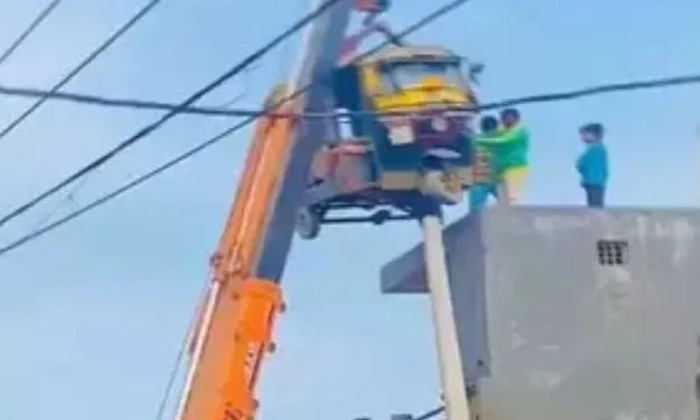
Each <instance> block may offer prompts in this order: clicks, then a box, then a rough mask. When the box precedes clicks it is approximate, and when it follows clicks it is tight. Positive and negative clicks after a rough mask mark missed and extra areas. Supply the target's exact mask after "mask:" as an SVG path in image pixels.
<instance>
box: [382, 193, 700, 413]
mask: <svg viewBox="0 0 700 420" xmlns="http://www.w3.org/2000/svg"><path fill="white" fill-rule="evenodd" d="M601 240H615V241H624V242H625V243H626V244H627V250H626V252H625V251H624V250H623V254H624V255H622V257H623V260H622V261H603V263H601V261H600V260H599V255H598V243H599V241H601ZM446 241H447V245H448V248H449V250H448V264H449V268H450V275H451V288H452V293H453V301H454V306H455V316H456V319H457V324H458V330H459V331H458V334H459V340H460V346H461V349H462V354H463V358H464V361H465V371H466V372H465V373H466V375H467V377H468V378H470V380H472V381H476V382H479V387H480V391H481V398H482V407H483V418H485V419H498V420H509V419H516V418H517V419H538V420H542V419H546V420H548V419H552V420H553V419H561V418H566V419H567V420H571V419H573V420H578V419H580V420H593V419H594V420H603V419H620V420H622V419H633V418H634V419H641V418H644V419H650V420H651V419H659V420H661V419H668V420H676V419H678V420H681V419H682V420H690V419H696V420H697V419H698V409H697V404H696V400H695V375H696V371H697V364H698V358H699V357H700V353H699V350H698V330H699V329H700V304H699V303H698V301H700V258H699V257H700V213H698V212H696V211H680V210H642V209H628V210H606V211H592V210H588V209H573V208H572V209H565V208H536V207H533V208H513V209H492V210H488V211H486V212H484V213H482V214H481V215H477V216H468V217H467V218H465V219H463V220H461V221H459V222H458V223H456V224H455V225H454V226H452V227H451V228H450V229H449V231H448V233H447V234H446ZM413 252H415V253H417V254H418V256H416V255H415V254H414V255H413V257H411V256H406V257H404V258H405V259H404V261H403V262H404V264H406V265H405V266H404V267H399V266H398V263H395V262H394V263H390V265H389V266H388V267H387V268H386V270H384V271H383V274H384V275H385V277H384V278H383V279H382V280H383V286H384V289H385V290H387V291H391V292H402V291H403V292H406V291H408V292H419V291H420V290H421V288H423V290H424V289H425V286H424V280H422V281H421V275H422V264H421V263H420V258H419V255H420V254H419V253H420V249H416V250H414V251H413ZM411 258H413V260H411ZM611 262H612V263H613V264H612V265H610V264H608V263H611ZM618 263H619V264H618ZM392 265H393V267H392ZM399 269H402V270H403V274H402V275H404V277H403V278H399V277H396V276H397V273H399V271H400V270H399ZM387 273H389V274H392V275H394V276H395V277H394V278H390V276H388V275H387ZM389 282H393V283H389Z"/></svg>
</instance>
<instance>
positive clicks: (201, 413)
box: [179, 110, 294, 420]
mask: <svg viewBox="0 0 700 420" xmlns="http://www.w3.org/2000/svg"><path fill="white" fill-rule="evenodd" d="M282 111H283V112H285V110H282ZM293 124H294V122H293V121H292V120H291V119H287V118H274V117H263V118H261V119H259V120H258V122H257V126H256V128H255V135H254V139H253V142H252V144H251V147H250V150H249V153H248V156H247V158H246V163H245V171H244V173H243V177H242V179H241V182H240V185H239V188H238V191H237V193H236V198H235V202H234V205H233V207H232V209H231V211H230V213H229V216H228V220H227V222H226V225H225V228H224V232H223V235H222V236H221V240H220V242H219V246H218V250H217V252H216V253H215V254H214V256H213V257H212V261H211V264H212V285H211V288H210V290H209V292H208V295H207V296H206V298H205V304H204V305H203V306H202V308H200V313H199V322H198V324H197V328H196V329H195V331H194V334H193V339H192V340H191V346H190V353H191V356H192V358H193V362H192V368H191V371H190V373H189V375H188V378H187V383H186V390H185V391H186V398H185V399H183V401H182V402H181V408H180V413H179V414H180V415H179V418H182V419H187V420H189V419H198V420H199V419H201V420H215V419H216V420H221V419H249V418H251V417H253V415H254V412H255V408H256V406H257V402H256V401H255V399H254V397H253V389H254V387H255V383H256V381H257V379H258V372H259V367H260V364H261V361H262V358H263V357H264V354H265V352H266V351H267V350H269V349H270V348H271V331H272V327H273V324H274V320H275V315H276V313H277V312H279V311H280V310H281V309H282V308H283V305H282V296H281V291H280V287H279V284H278V283H276V282H274V281H271V280H269V279H263V278H256V277H255V276H254V275H253V274H252V272H253V263H254V261H255V259H256V256H257V254H258V253H259V252H260V249H259V248H260V244H261V242H262V235H263V233H264V226H265V223H266V220H267V218H268V217H269V215H270V212H271V207H270V205H269V203H270V202H271V201H272V200H273V198H274V197H273V195H274V192H275V190H276V186H277V184H278V181H279V177H280V176H281V175H282V172H281V171H280V170H279V168H280V167H281V166H282V165H283V163H284V160H285V157H286V156H287V151H288V147H289V142H290V138H291V134H292V125H293Z"/></svg>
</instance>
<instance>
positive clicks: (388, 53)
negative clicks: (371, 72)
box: [359, 45, 459, 65]
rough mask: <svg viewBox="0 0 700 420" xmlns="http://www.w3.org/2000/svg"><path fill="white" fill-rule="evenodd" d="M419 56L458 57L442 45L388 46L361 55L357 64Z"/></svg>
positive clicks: (409, 58)
mask: <svg viewBox="0 0 700 420" xmlns="http://www.w3.org/2000/svg"><path fill="white" fill-rule="evenodd" d="M419 57H425V58H437V59H439V58H446V59H458V58H459V57H458V56H457V55H456V54H455V53H453V52H452V51H450V50H448V49H447V48H443V47H435V46H415V45H409V46H395V45H392V46H388V47H385V48H382V49H380V50H378V51H376V52H374V53H372V54H370V55H368V56H367V57H363V58H362V59H361V60H360V61H359V64H360V65H363V64H375V63H378V62H391V61H404V60H415V59H416V58H419Z"/></svg>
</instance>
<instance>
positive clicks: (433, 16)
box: [0, 0, 468, 256]
mask: <svg viewBox="0 0 700 420" xmlns="http://www.w3.org/2000/svg"><path fill="white" fill-rule="evenodd" d="M466 1H468V0H453V1H452V2H450V3H448V4H447V5H445V6H442V7H440V8H438V9H437V10H436V12H434V13H432V14H430V15H428V16H431V20H426V19H421V20H420V21H418V22H419V23H420V25H418V24H414V25H411V26H410V27H409V28H408V29H405V30H403V31H402V32H401V33H400V35H399V37H405V36H407V35H409V34H410V33H411V32H414V31H417V30H418V29H420V28H422V27H423V26H425V25H427V24H429V23H430V22H431V21H432V20H435V19H437V18H438V17H440V16H442V15H444V14H446V13H448V12H450V11H452V10H454V5H459V4H464V3H465V2H466ZM387 43H388V42H385V43H384V44H382V45H384V46H385V45H387ZM361 58H363V55H361V56H359V57H358V58H357V59H361ZM357 59H356V60H357ZM322 81H323V80H319V81H317V82H322ZM312 83H313V82H312ZM310 87H311V84H309V85H307V86H304V87H303V88H302V89H301V90H298V91H296V92H293V93H292V94H291V95H289V96H287V97H286V98H283V99H282V100H281V101H278V102H277V103H275V104H273V105H272V106H271V107H268V108H267V109H266V111H274V110H276V109H277V108H279V107H280V106H282V105H283V104H284V103H286V102H287V101H290V100H291V99H293V98H295V97H297V96H298V95H300V94H301V93H303V92H304V91H306V90H308V89H309V88H310ZM255 119H256V117H251V118H247V119H245V120H244V121H242V122H240V123H239V124H236V125H234V126H232V127H230V128H228V129H226V130H224V131H223V132H221V133H219V134H218V135H216V136H214V137H212V138H210V139H208V140H206V141H204V142H202V143H200V144H199V145H197V146H195V147H193V148H191V149H189V150H188V151H187V152H185V153H183V154H181V155H180V156H177V157H176V158H174V159H172V160H170V161H168V162H165V163H164V164H162V165H160V166H158V167H156V168H154V169H152V170H151V171H149V172H147V173H145V174H143V175H141V176H140V177H138V178H136V179H134V180H132V181H129V182H127V183H126V184H125V185H122V186H121V187H119V188H117V189H116V190H114V191H112V192H110V193H108V194H106V195H103V196H102V197H99V198H98V199H96V200H94V201H92V202H91V203H88V204H87V205H85V206H83V207H81V208H79V209H77V210H75V211H73V212H71V213H69V214H67V215H65V216H64V217H61V218H59V219H57V220H56V221H54V222H53V223H50V224H48V225H46V226H44V227H42V228H41V229H36V230H33V231H32V232H30V233H28V234H27V235H24V236H22V237H20V238H19V239H17V240H16V241H14V242H11V243H10V244H8V245H7V246H4V247H0V256H2V255H4V254H6V253H8V252H10V251H12V250H14V249H17V248H19V247H20V246H22V245H24V244H26V243H28V242H30V241H33V240H34V239H37V238H39V237H41V236H42V235H44V234H46V233H48V232H51V231H52V230H54V229H56V228H58V227H60V226H62V225H63V224H65V223H68V222H70V221H71V220H74V219H76V218H77V217H79V216H81V215H83V214H85V213H87V212H88V211H90V210H92V209H94V208H97V207H99V206H101V205H102V204H105V203H107V202H109V201H110V200H112V199H114V198H117V197H118V196H120V195H122V194H123V193H125V192H127V191H129V190H131V189H132V188H135V187H137V186H138V185H140V184H142V183H144V182H146V181H148V180H149V179H152V178H154V177H156V176H158V175H159V174H161V173H163V172H165V171H167V170H168V169H170V168H172V167H174V166H176V165H178V164H179V163H181V162H184V161H185V160H187V159H189V158H190V157H192V156H194V155H196V154H198V153H199V152H201V151H204V150H205V149H207V148H209V147H210V146H213V145H214V144H216V143H218V142H219V141H221V140H223V139H224V138H226V137H227V136H229V135H230V134H232V133H234V132H236V131H238V130H241V129H242V128H244V127H246V126H247V125H249V124H250V123H251V122H253V121H255ZM31 206H32V204H31V202H30V203H28V204H25V205H24V206H21V207H20V209H21V208H25V207H26V208H27V210H28V208H30V207H31ZM24 211H26V210H22V211H21V212H20V213H23V212H24ZM15 212H17V211H15ZM15 212H13V213H15ZM10 216H11V215H10ZM12 217H14V216H12ZM7 218H8V217H7V216H6V217H5V218H3V219H7ZM0 224H1V223H0Z"/></svg>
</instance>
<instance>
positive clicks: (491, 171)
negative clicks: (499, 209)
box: [470, 108, 530, 210]
mask: <svg viewBox="0 0 700 420" xmlns="http://www.w3.org/2000/svg"><path fill="white" fill-rule="evenodd" d="M500 120H501V124H502V126H501V127H499V124H498V123H499V121H498V120H497V119H495V118H494V117H492V116H490V115H486V116H484V117H483V118H482V120H481V132H480V133H479V134H477V135H476V136H475V139H474V143H475V149H476V151H477V153H476V155H477V162H476V164H475V178H476V179H475V185H474V186H472V189H471V192H470V203H471V208H472V209H473V210H477V209H480V208H482V207H484V206H485V205H486V202H487V201H488V198H489V196H491V195H493V196H495V197H496V198H497V199H498V201H499V202H500V203H507V204H512V203H514V202H515V201H516V195H517V193H519V192H520V190H521V189H522V187H523V184H524V182H525V178H526V176H527V169H528V154H529V141H530V140H529V134H528V132H527V130H526V129H525V127H524V126H523V125H522V123H521V122H520V113H519V112H518V111H517V110H516V109H513V108H509V109H505V110H503V111H502V112H501V114H500ZM486 159H487V160H488V164H485V163H483V161H484V160H486ZM480 161H481V162H480ZM484 166H487V167H488V171H487V172H488V175H487V176H485V175H483V173H484V172H485V171H484V169H483V167H484Z"/></svg>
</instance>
